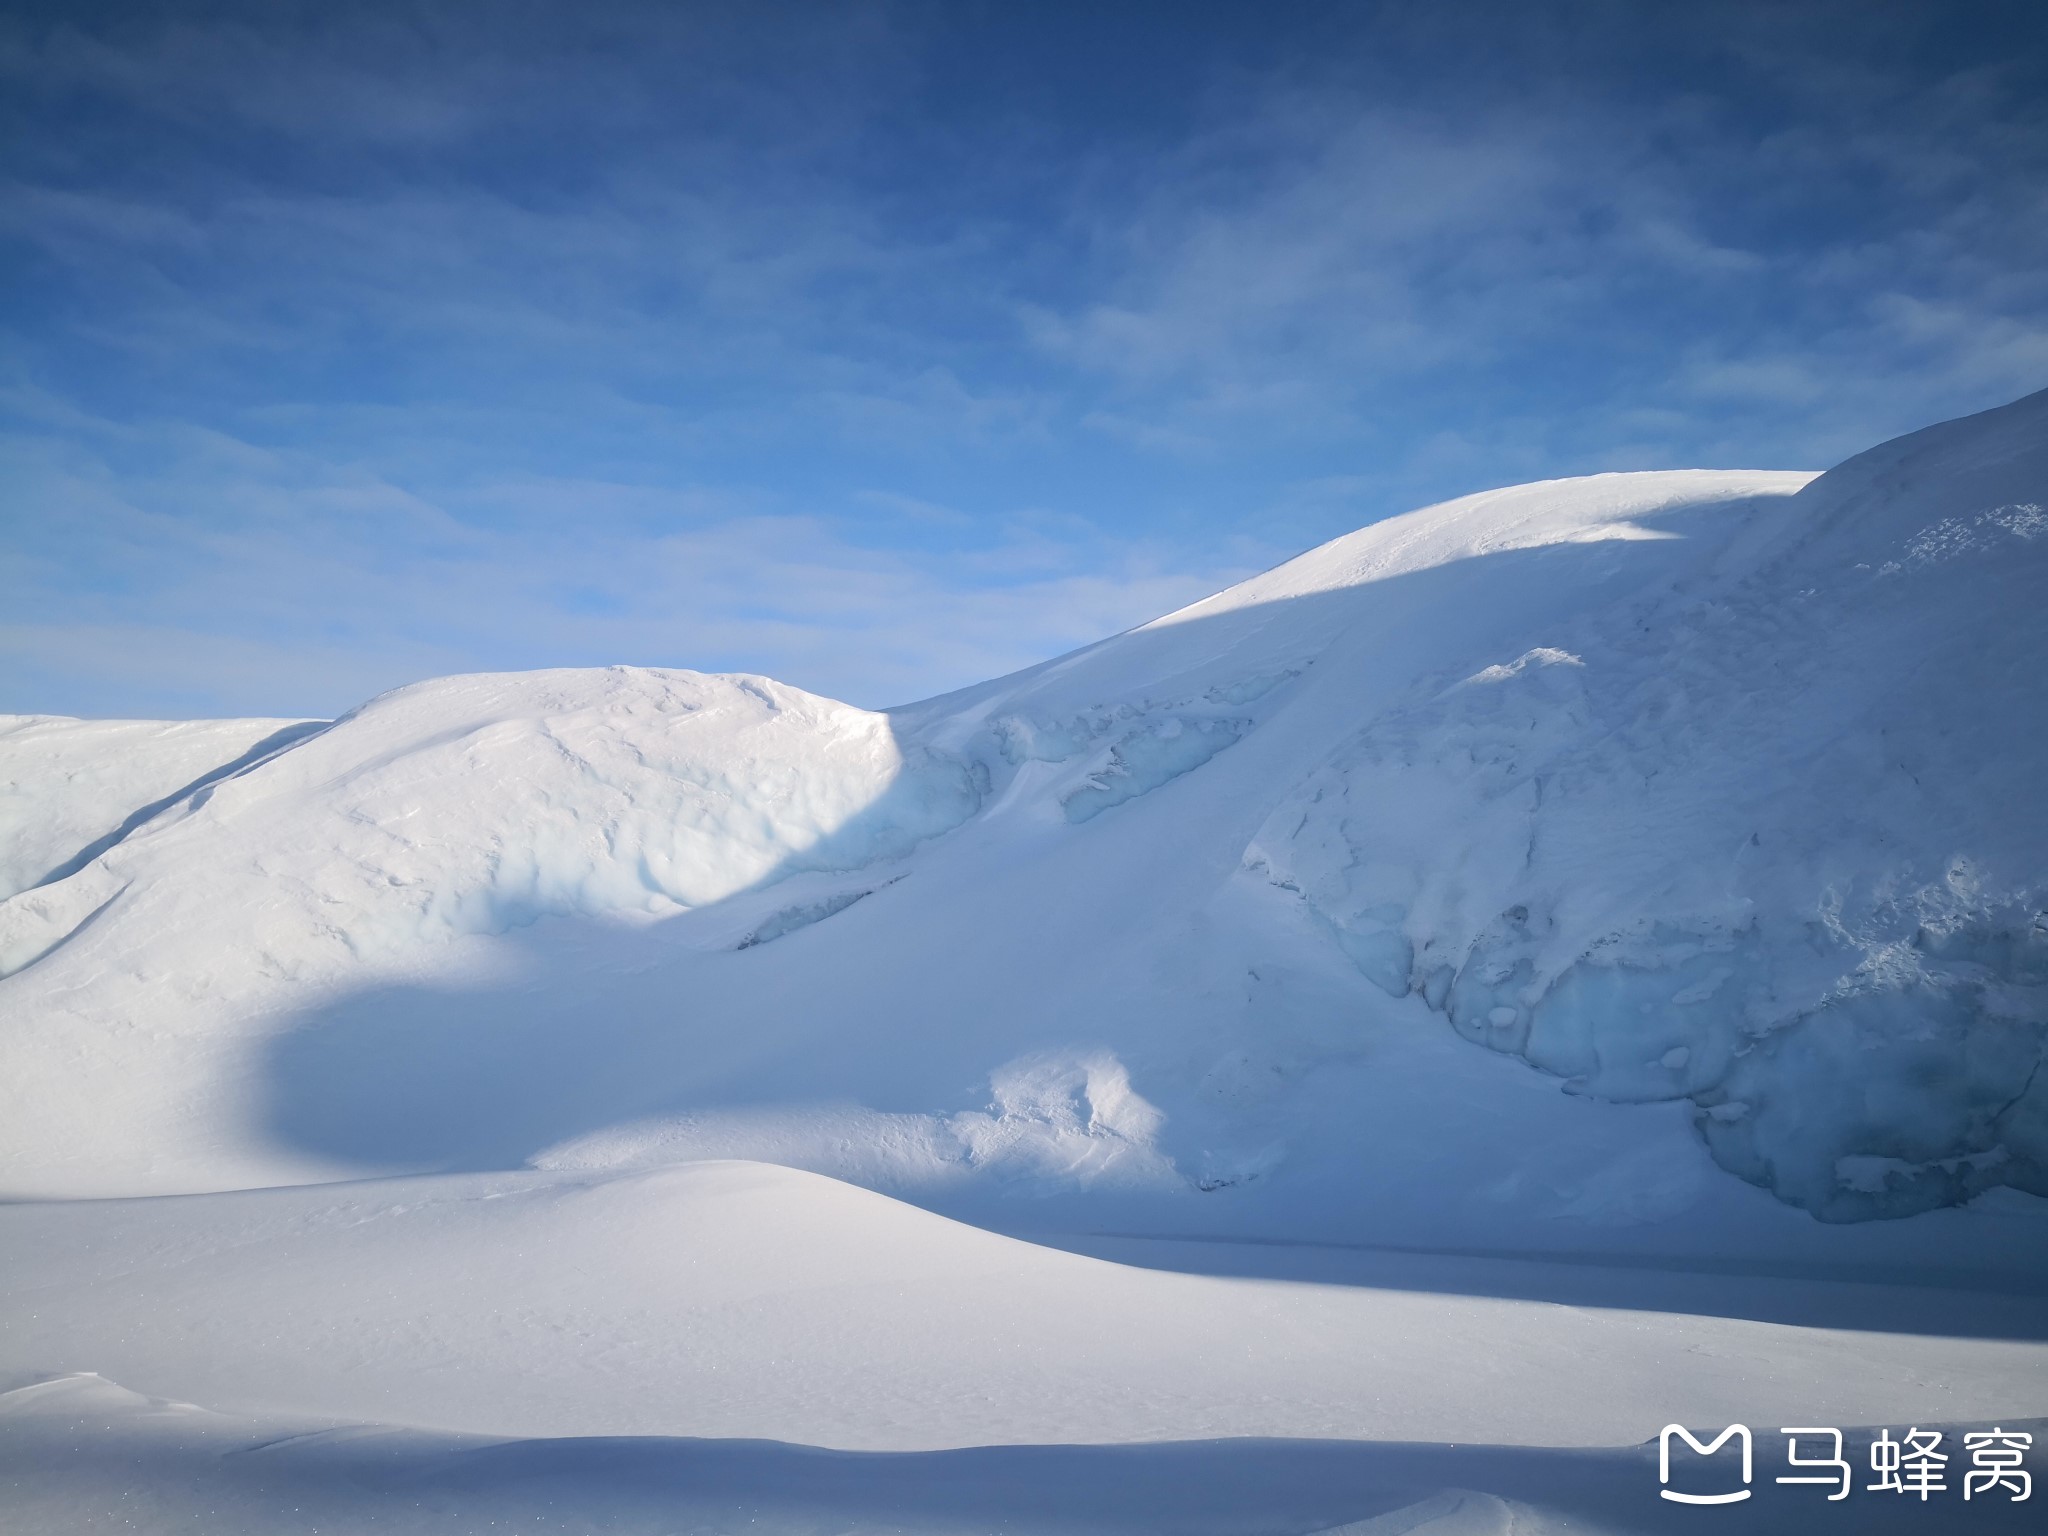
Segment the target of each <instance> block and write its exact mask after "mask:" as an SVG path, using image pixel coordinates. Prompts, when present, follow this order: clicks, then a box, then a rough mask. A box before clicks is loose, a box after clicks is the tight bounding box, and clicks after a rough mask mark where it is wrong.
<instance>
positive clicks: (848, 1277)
mask: <svg viewBox="0 0 2048 1536" xmlns="http://www.w3.org/2000/svg"><path fill="white" fill-rule="evenodd" d="M2043 504H2048V395H2042V396H2035V397H2030V398H2029V399H2027V400H2023V401H2020V402H2017V403H2016V404H2014V405H2012V406H2009V407H2006V408H2004V409H2003V410H2001V411H1995V412H1991V413H1987V414H1986V415H1984V416H1980V417H1974V418H1970V419H1968V420H1965V421H1961V422H1955V423H1949V424H1945V425H1944V426H1941V427H1937V428H1933V429H1930V430H1929V431H1927V432H1923V433H1917V434H1914V435H1912V436H1910V437H1907V438H1904V439H1900V440H1899V441H1897V442H1895V443H1891V444H1886V445H1884V446H1883V447H1881V448H1879V449H1876V450H1873V451H1872V452H1871V453H1869V454H1865V455H1862V456H1860V457H1858V458H1857V459H1853V460H1851V461H1849V462H1848V463H1847V464H1844V465H1843V466H1841V467H1840V468H1838V469H1836V470H1833V471H1831V472H1829V473H1828V474H1826V475H1822V476H1819V477H1815V476H1812V475H1808V474H1790V473H1766V472H1746V471H1744V472H1732V471H1731V472H1720V471H1674V472H1659V473H1643V474H1610V475H1597V476H1593V477H1589V478H1585V479H1579V480H1567V481H1553V482H1546V483H1543V484H1538V485H1531V486H1521V487H1515V488H1511V489H1508V490H1503V491H1493V492H1487V493H1484V494H1481V495H1477V496H1471V497H1466V498H1463V499H1461V500H1458V501H1454V502H1450V503H1446V504H1444V505H1442V506H1439V507H1433V508H1427V509H1423V510H1421V511H1418V512H1414V513H1410V514H1407V515H1406V516H1403V517H1399V518H1394V519H1390V520H1388V521H1387V522H1384V523H1380V524H1376V525H1374V526H1372V527H1369V528H1366V529H1363V530H1361V531H1359V532H1357V533H1354V534H1350V535H1347V536H1346V537H1344V538H1341V539H1338V540H1336V541H1334V542H1333V543H1331V544H1328V545H1325V546H1323V547H1322V548H1320V549H1317V550H1314V551H1311V552H1309V553H1308V554H1305V555H1303V556H1301V557H1299V558H1298V559H1295V560H1293V561H1289V562H1288V563H1286V564H1285V565H1282V566H1280V567H1277V568H1276V569H1275V570H1273V571H1270V572H1268V573H1266V574H1265V575H1263V576H1260V577H1257V578H1254V579H1253V580H1252V581H1249V582H1246V583H1244V584H1242V585H1240V586H1238V587H1234V588H1232V589H1230V590H1229V591H1227V592H1223V593H1219V594H1217V595H1216V596H1214V597H1211V598H1209V599H1207V600H1206V601H1204V602H1201V603H1197V604H1194V605H1192V606H1191V607H1189V608H1187V609H1184V610H1182V611H1180V612H1178V613H1175V614H1171V615H1168V616H1166V617H1164V618H1162V619H1159V620H1157V621H1155V622H1153V623H1151V624H1147V625H1144V626H1141V627H1139V628H1137V629H1135V630H1132V631H1129V632H1128V633H1125V634H1123V635H1119V636H1116V637H1113V638H1111V639H1109V640H1105V641H1103V642H1101V643H1099V644H1097V645H1094V646H1091V647H1088V648H1086V649H1084V650H1082V651H1079V652H1076V653H1074V654H1072V655H1070V656H1066V657H1062V658H1059V659H1058V660H1055V661H1053V662H1049V663H1046V664H1044V665H1042V666H1039V667H1035V668H1032V669H1029V670H1027V671H1026V672H1023V673H1019V674H1017V675H1015V676H1013V677H1008V678H1002V679H997V680H995V681H992V682H990V683H986V684H983V685H980V686H978V687H976V688H971V689H967V690H964V691H962V692H960V693H957V694H953V695H949V696H946V697H944V698H940V699H934V700H929V701H925V702H923V703H920V704H916V705H911V706H906V707H904V708H900V709H895V710H890V711H880V712H877V711H865V710H859V709H854V708H851V707H849V706H846V705H843V704H839V703H836V702H834V701H832V700H828V699H822V698H819V697H816V696H814V695H810V694H806V693H804V692H802V691H801V690H798V689H794V688H791V687H788V686H786V685H783V684H780V683H776V682H773V681H772V680H769V679H765V678H755V677H712V676H706V675H702V674H697V673H692V672H685V671H668V670H651V669H641V668H627V667H618V668H610V669H604V670H563V671H552V672H539V673H528V674H508V675H494V676H479V677H463V678H448V679H441V680H438V681H434V682H428V683H422V684H419V685H416V686H414V687H411V688H405V689H400V690H398V691H397V692H395V693H392V694H388V695H385V696H383V697H381V698H378V699H375V700H372V701H370V702H369V703H367V704H365V705H364V706H363V707H361V708H360V709H358V710H356V711H354V712H352V713H351V714H349V715H347V716H345V717H343V718H342V719H341V720H339V721H336V722H333V723H331V724H326V725H321V724H318V723H302V724H296V725H295V724H290V723H287V722H276V721H261V722H257V721H250V722H240V721H237V722H215V723H205V722H202V723H193V724H189V725H184V726H165V725H149V724H138V723H129V722H108V723H94V722H63V721H51V720H46V719H34V720H28V721H15V722H12V723H10V724H9V725H8V726H7V727H6V728H4V729H0V784H4V785H6V786H7V788H6V790H5V794H6V796H7V798H6V799H4V800H0V838H4V839H6V840H5V841H4V842H0V850H4V852H5V859H6V863H5V865H4V868H5V870H6V871H7V873H8V876H9V879H10V881H11V882H12V886H13V887H14V890H13V894H11V895H9V896H8V897H7V898H6V899H5V900H4V901H0V1020H4V1028H0V1191H4V1192H5V1193H6V1194H8V1195H10V1196H13V1197H15V1203H11V1204H0V1295H4V1296H5V1298H6V1299H5V1301H4V1302H0V1468H4V1469H7V1470H5V1471H0V1476H7V1477H12V1478H13V1479H14V1482H13V1484H12V1485H11V1486H12V1488H13V1494H12V1495H11V1496H13V1497H16V1498H18V1499H20V1500H25V1501H42V1502H40V1503H33V1502H31V1503H25V1504H23V1506H22V1507H34V1508H37V1509H40V1510H44V1511H46V1512H48V1518H47V1519H45V1521H44V1524H45V1525H46V1526H48V1527H51V1528H56V1529H90V1528H95V1525H94V1522H97V1521H102V1520H112V1519H114V1518H115V1513H116V1512H118V1511H120V1510H122V1509H124V1508H132V1507H135V1505H134V1502H133V1501H137V1500H142V1501H148V1500H156V1501H158V1502H157V1503H156V1504H155V1505H154V1506H153V1507H155V1508H157V1509H158V1510H159V1514H158V1515H157V1516H155V1517H153V1518H155V1519H156V1522H157V1528H160V1529H204V1530H232V1529H238V1528H246V1529H254V1530H266V1531H267V1530H283V1529H294V1528H307V1529H312V1528H323V1529H327V1528H334V1527H335V1526H336V1525H339V1526H340V1527H341V1528H344V1529H347V1528H365V1529H367V1528H379V1529H385V1528H388V1529H406V1528H409V1527H408V1526H407V1524H406V1522H407V1521H412V1522H414V1525H413V1526H412V1527H410V1528H418V1529H453V1528H485V1526H486V1525H487V1524H488V1521H490V1520H499V1521H501V1522H502V1527H503V1528H509V1529H519V1528H525V1527H532V1528H544V1526H543V1525H542V1521H543V1519H544V1518H553V1517H552V1516H551V1515H546V1514H545V1512H546V1511H547V1510H549V1509H552V1508H559V1509H561V1510H567V1511H571V1512H573V1513H572V1515H571V1516H570V1523H571V1525H572V1526H574V1527H575V1528H589V1529H599V1528H612V1526H616V1528H619V1529H670V1528H684V1529H704V1530H724V1529H730V1528H734V1527H735V1525H736V1524H738V1523H743V1522H742V1521H741V1519H740V1513H736V1512H743V1513H745V1515H746V1518H747V1519H751V1520H753V1521H755V1522H756V1528H761V1529H770V1530H811V1529H825V1528H829V1529H870V1528H872V1529H962V1528H966V1529H982V1528H994V1527H997V1526H1004V1527H1006V1528H1015V1529H1047V1530H1054V1529H1058V1530H1080V1529H1114V1530H1135V1529H1174V1530H1196V1529H1216V1530H1248V1529H1262V1530H1264V1529H1270V1530H1274V1531H1283V1530H1284V1531H1303V1532H1306V1531H1309V1530H1321V1529H1331V1528H1335V1527H1344V1526H1346V1523H1347V1522H1366V1523H1364V1524H1359V1525H1358V1526H1357V1528H1358V1529H1361V1530H1364V1529H1384V1530H1409V1529H1421V1528H1425V1527H1426V1528H1428V1529H1432V1530H1445V1531H1451V1530H1458V1529H1465V1528H1473V1529H1504V1528H1507V1527H1506V1524H1505V1522H1509V1521H1512V1522H1514V1528H1515V1529H1518V1530H1520V1529H1525V1528H1526V1529H1532V1530H1543V1529H1553V1528H1556V1529H1562V1528H1575V1529H1576V1528H1582V1527H1584V1526H1585V1525H1587V1523H1588V1522H1590V1523H1591V1526H1592V1528H1596V1529H1598V1528H1619V1529H1646V1528H1659V1527H1657V1523H1656V1522H1657V1518H1658V1517H1657V1516H1655V1515H1653V1514H1648V1515H1646V1514H1645V1513H1644V1512H1643V1507H1642V1506H1643V1504H1644V1503H1645V1502H1646V1501H1645V1499H1644V1497H1643V1495H1642V1488H1643V1486H1646V1485H1645V1484H1642V1483H1641V1479H1642V1478H1643V1475H1644V1468H1645V1463H1644V1461H1643V1456H1642V1452H1641V1450H1640V1447H1641V1445H1642V1443H1643V1442H1644V1440H1645V1439H1647V1438H1651V1437H1654V1436H1655V1434H1656V1432H1657V1431H1658V1429H1659V1428H1660V1427H1661V1426H1662V1425H1663V1424H1664V1423H1667V1422H1672V1421H1673V1420H1683V1421H1685V1422H1690V1423H1694V1424H1697V1425H1701V1426H1704V1425H1707V1424H1720V1423H1724V1422H1729V1421H1732V1420H1734V1419H1736V1418H1742V1419H1743V1420H1744V1421H1745V1422H1753V1423H1755V1424H1759V1425H1762V1424H1771V1425H1775V1424H1779V1423H1802V1422H1812V1423H1836V1424H1839V1425H1841V1426H1842V1427H1844V1428H1851V1427H1853V1426H1857V1425H1862V1426H1875V1425H1880V1424H1884V1423H1892V1424H1894V1425H1897V1426H1901V1427H1903V1425H1904V1424H1905V1423H1907V1422H1913V1421H1917V1422H1920V1423H1940V1424H1945V1425H1950V1426H1956V1425H1963V1424H1975V1423H1978V1422H1982V1421H1987V1420H1990V1419H1992V1418H1996V1417H1998V1416H2004V1417H2005V1418H2006V1419H2007V1420H2010V1421H2013V1422H2017V1421H2019V1420H2022V1419H2025V1420H2027V1421H2028V1422H2036V1421H2038V1420H2039V1418H2040V1416H2041V1415H2043V1414H2044V1413H2048V1394H2044V1392H2043V1387H2042V1384H2043V1383H2044V1382H2048V1370H2044V1368H2043V1367H2044V1365H2048V1360H2043V1359H2042V1357H2041V1354H2040V1351H2041V1349H2042V1348H2043V1345H2042V1343H2041V1340H2042V1339H2043V1338H2044V1337H2048V1329H2044V1328H2043V1326H2042V1312H2041V1302H2040V1294H2039V1284H2040V1281H2039V1277H2040V1275H2041V1274H2042V1273H2043V1266H2044V1264H2048V1205H2044V1204H2043V1202H2042V1201H2041V1199H2040V1198H2039V1197H2040V1196H2041V1195H2043V1194H2048V1173H2044V1169H2048V1077H2044V1075H2043V1074H2042V1073H2041V1072H2040V1071H2039V1070H2038V1067H2039V1062H2040V1059H2041V1055H2042V1050H2043V1042H2044V1038H2048V920H2044V913H2048V816H2044V815H2043V814H2042V810H2041V805H2042V802H2041V798H2040V796H2039V793H2038V783H2039V780H2040V777H2041V765H2042V763H2043V761H2044V758H2048V750H2044V749H2048V740H2044V734H2043V733H2044V731H2048V672H2044V670H2043V668H2042V667H2041V664H2040V657H2041V656H2042V655H2043V654H2044V653H2048V607H2044V606H2043V605H2042V604H2041V603H2039V601H2038V600H2037V599H2038V593H2039V592H2040V590H2041V589H2042V585H2043V577H2044V575H2048V566H2044V562H2048V524H2044V522H2043V520H2042V514H2041V513H2040V511H2039V509H2040V507H2041V506H2042V505H2043ZM1816 1218H1819V1219H1816ZM94 1373H96V1374H94ZM10 1388H12V1389H14V1390H7V1389H10ZM167 1404H169V1405H173V1406H166V1405H167ZM178 1404H183V1405H187V1406H175V1405H178ZM192 1404H197V1405H200V1406H197V1407H193V1406H189V1405H192ZM1774 1416H1775V1417H1774ZM2030 1416H2031V1417H2030ZM81 1426H86V1427H89V1430H90V1432H89V1433H81V1432H80V1427H81ZM589 1437H596V1438H589ZM618 1437H649V1438H646V1439H644V1440H637V1441H632V1442H627V1441H622V1440H620V1439H619V1438H618ZM1245 1437H1251V1438H1249V1439H1248V1438H1245ZM765 1442H787V1443H785V1444H779V1445H769V1444H766V1443H765ZM1027 1453H1028V1454H1027ZM835 1457H838V1458H840V1459H834V1458H835ZM947 1457H969V1458H972V1457H981V1458H983V1459H982V1460H979V1461H947V1460H945V1459H944V1458H947ZM1033 1457H1042V1458H1043V1459H1042V1460H1038V1461H1034V1460H1033V1459H1032V1458H1033ZM848 1458H851V1459H848ZM861 1458H866V1459H861ZM933 1458H938V1459H936V1460H935V1459H933ZM1091 1458H1093V1459H1091ZM1652 1459H1654V1458H1652ZM963 1468H968V1469H971V1470H964V1471H963V1470H960V1469H963ZM151 1469H155V1470H151ZM483 1469H495V1470H483ZM947 1489H952V1490H954V1491H953V1492H947V1491H945V1490H947ZM423 1490H424V1491H423ZM991 1490H1007V1491H1003V1492H991ZM1130 1490H1142V1491H1143V1492H1142V1497H1141V1496H1140V1495H1139V1494H1137V1493H1132V1492H1130ZM1460 1490H1462V1491H1460ZM124 1500H127V1501H130V1502H129V1503H128V1504H124V1503H123V1501H124ZM550 1500H555V1501H559V1502H558V1504H555V1505H551V1504H549V1503H548V1501H550ZM1131 1500H1137V1502H1136V1503H1133V1502H1131ZM181 1501H182V1502H181ZM721 1501H722V1502H721ZM949 1501H950V1502H949ZM990 1501H993V1502H990ZM1290 1501H1291V1502H1290ZM1867 1503H1868V1501H1863V1503H1862V1504H1858V1505H1853V1506H1851V1508H1852V1510H1853V1511H1854V1512H1855V1513H1856V1514H1857V1516H1858V1521H1859V1523H1858V1524H1857V1526H1856V1528H1858V1529H1878V1528H1887V1527H1886V1524H1885V1523H1886V1522H1888V1521H1895V1520H1899V1519H1905V1518H1906V1517H1905V1516H1900V1515H1896V1514H1895V1513H1894V1512H1890V1511H1875V1510H1872V1509H1869V1508H1867V1507H1864V1506H1865V1505H1867ZM1654 1507H1655V1506H1654V1505H1652V1508H1653V1509H1654ZM286 1508H289V1509H292V1510H297V1511H299V1513H297V1514H294V1515H292V1516H291V1517H290V1520H287V1519H285V1518H284V1516H283V1515H282V1514H281V1513H280V1511H281V1510H283V1509H286ZM1790 1508H1791V1506H1789V1505H1788V1506H1774V1507H1773V1510H1772V1511H1766V1510H1765V1509H1764V1508H1763V1506H1762V1505H1761V1503H1760V1504H1759V1507H1758V1515H1759V1520H1758V1522H1756V1523H1753V1524H1752V1525H1751V1526H1750V1527H1748V1528H1754V1529H1769V1528H1790V1524H1791V1521H1792V1520H1793V1518H1794V1516H1793V1515H1791V1514H1789V1513H1784V1512H1783V1511H1789V1510H1790ZM437 1510H438V1511H440V1512H441V1515H446V1516H447V1520H448V1521H456V1520H458V1519H460V1520H473V1521H474V1522H475V1523H474V1526H473V1527H471V1526H463V1525H460V1524H449V1523H442V1524H436V1523H435V1521H436V1520H437V1519H440V1518H441V1515H437V1514H436V1513H435V1511H437ZM664 1510H667V1511H668V1512H669V1514H668V1515H664V1514H663V1511H664ZM450 1511H456V1512H457V1513H454V1514H451V1513H449V1512H450ZM223 1512H225V1513H223ZM670 1516H673V1518H670ZM1798 1518H1799V1519H1800V1523H1801V1525H1802V1528H1803V1525H1804V1523H1805V1517H1804V1516H1800V1517H1798ZM1971 1518H1972V1519H1973V1520H1975V1519H1977V1512H1976V1510H1975V1509H1974V1508H1973V1509H1972V1512H1971ZM1996 1518H2004V1517H2002V1516H2001V1517H1996ZM664 1519H668V1521H669V1523H668V1524H666V1525H664V1524H662V1523H661V1522H662V1521H663V1520H664ZM292 1520H296V1521H298V1522H299V1525H298V1526H294V1525H292V1524H291V1521H292ZM1372 1521H1384V1522H1386V1523H1382V1524H1380V1525H1377V1526H1376V1525H1373V1524H1371V1523H1370V1522H1372ZM1574 1521H1576V1522H1578V1523H1577V1524H1573V1523H1572V1522H1574ZM323 1522H324V1523H323ZM606 1522H611V1523H612V1524H611V1525H607V1524H606ZM679 1522H680V1524H679ZM692 1522H694V1523H692ZM1430 1522H1435V1524H1430ZM1488 1522H1491V1524H1489V1523H1488ZM1773 1522H1779V1523H1778V1524H1776V1525H1774V1524H1773ZM1873 1522H1874V1523H1873ZM1986 1523H1987V1524H1989V1525H1990V1526H1991V1528H1994V1529H1996V1528H1999V1527H1998V1525H1997V1524H1996V1523H1995V1519H1994V1517H1989V1516H1987V1517H1986ZM1915 1528H1922V1527H1915ZM1926 1528H1932V1527H1926Z"/></svg>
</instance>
